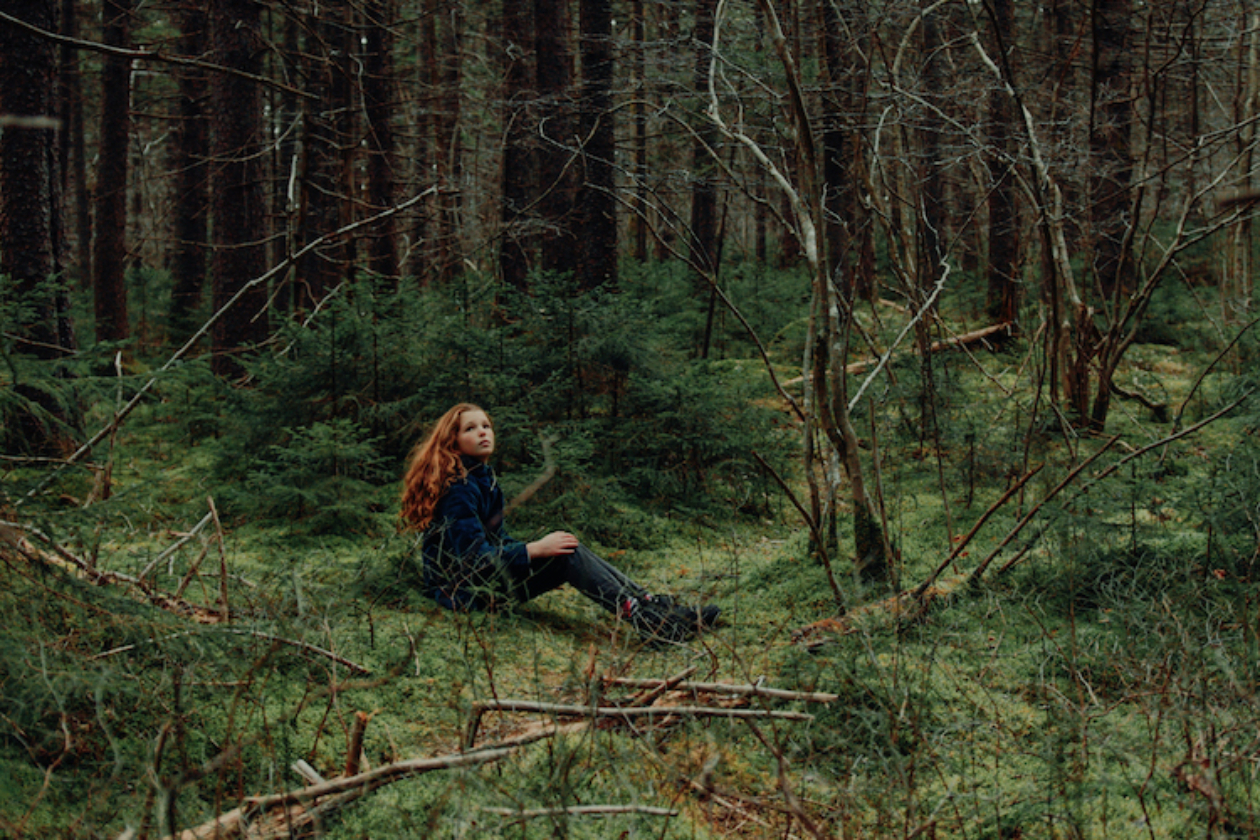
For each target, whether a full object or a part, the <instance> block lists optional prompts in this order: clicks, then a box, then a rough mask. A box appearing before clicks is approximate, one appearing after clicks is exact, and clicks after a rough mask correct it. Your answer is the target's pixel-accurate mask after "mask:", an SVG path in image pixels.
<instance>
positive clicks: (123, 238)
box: [93, 0, 132, 341]
mask: <svg viewBox="0 0 1260 840" xmlns="http://www.w3.org/2000/svg"><path fill="white" fill-rule="evenodd" d="M131 13H132V0H104V2H103V3H102V4H101V27H102V40H103V42H104V43H105V44H106V45H108V46H111V47H121V48H127V47H129V46H130V41H131ZM100 134H101V136H100V150H99V162H98V164H97V176H96V244H95V250H94V257H93V264H94V268H95V280H94V282H93V289H94V292H95V297H94V299H95V314H96V340H97V341H124V340H126V339H127V338H128V337H129V336H130V335H131V327H130V324H129V322H128V316H127V283H126V273H127V170H128V165H127V164H128V154H129V153H130V148H129V146H130V139H131V62H130V61H129V60H128V59H126V58H122V57H119V56H113V55H109V56H106V57H105V58H104V59H102V66H101V122H100Z"/></svg>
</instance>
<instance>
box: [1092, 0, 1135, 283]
mask: <svg viewBox="0 0 1260 840" xmlns="http://www.w3.org/2000/svg"><path fill="white" fill-rule="evenodd" d="M1131 14H1132V0H1097V2H1095V4H1094V9H1093V36H1094V68H1093V70H1094V75H1093V83H1092V87H1091V96H1090V134H1089V150H1090V167H1089V173H1090V179H1089V193H1090V218H1091V220H1092V221H1091V225H1090V229H1091V231H1092V234H1093V243H1092V245H1093V249H1092V250H1093V280H1094V283H1095V284H1096V286H1097V288H1098V290H1099V293H1100V295H1101V299H1102V301H1103V302H1104V304H1106V303H1109V302H1111V301H1112V298H1113V297H1114V296H1115V295H1116V294H1117V293H1122V292H1128V291H1132V289H1133V286H1134V279H1135V278H1134V276H1133V257H1132V253H1131V251H1130V236H1131V233H1132V218H1131V210H1132V207H1131V204H1132V201H1133V196H1132V192H1131V186H1132V179H1133V150H1132V148H1131V147H1130V143H1131V142H1132V139H1131V136H1132V131H1133V100H1132V94H1131V91H1130V83H1131V72H1130V56H1129V42H1130V38H1129V25H1130V21H1129V18H1130V16H1131Z"/></svg>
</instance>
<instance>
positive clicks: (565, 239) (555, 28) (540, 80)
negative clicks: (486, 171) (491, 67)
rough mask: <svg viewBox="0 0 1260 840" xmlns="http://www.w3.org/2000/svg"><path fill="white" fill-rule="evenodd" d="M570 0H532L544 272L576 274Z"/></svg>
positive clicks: (539, 206) (539, 205)
mask: <svg viewBox="0 0 1260 840" xmlns="http://www.w3.org/2000/svg"><path fill="white" fill-rule="evenodd" d="M568 17H569V16H568V3H567V0H534V39H535V53H536V55H537V63H538V66H537V85H538V95H539V119H540V120H541V125H540V127H539V134H540V135H541V137H542V140H541V147H540V148H539V150H538V152H539V164H538V179H539V185H538V188H539V190H540V196H539V199H538V210H539V215H540V216H541V217H542V224H543V232H542V236H541V249H542V251H541V260H540V262H541V267H542V269H543V270H544V271H570V270H572V269H573V267H574V266H573V263H574V260H573V253H574V245H575V240H574V236H573V231H572V230H570V223H571V218H570V215H571V213H572V210H573V178H572V174H571V172H572V167H570V166H569V160H570V158H571V157H572V155H573V152H572V147H573V119H572V107H571V102H570V86H571V84H572V78H573V69H572V59H571V57H570V55H571V53H570V50H569V20H568Z"/></svg>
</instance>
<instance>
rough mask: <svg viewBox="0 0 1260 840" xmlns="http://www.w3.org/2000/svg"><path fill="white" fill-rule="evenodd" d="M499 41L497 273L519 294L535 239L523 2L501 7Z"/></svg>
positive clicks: (528, 44)
mask: <svg viewBox="0 0 1260 840" xmlns="http://www.w3.org/2000/svg"><path fill="white" fill-rule="evenodd" d="M500 21H501V24H502V32H501V38H502V42H503V62H504V67H503V111H504V113H503V120H504V133H503V137H504V145H503V170H502V177H501V186H502V193H503V194H502V207H501V211H500V221H501V223H502V242H501V244H500V246H499V273H500V274H501V275H502V277H503V282H504V283H505V284H506V285H507V286H508V288H512V289H520V290H524V289H525V288H526V285H527V283H528V278H529V271H530V266H531V265H532V263H533V258H534V250H535V244H536V242H535V236H534V231H533V225H532V224H531V222H530V218H531V216H532V214H533V210H532V208H531V207H530V204H531V203H532V201H533V199H534V190H535V187H536V180H537V178H536V173H535V171H534V165H535V155H534V143H533V135H534V127H535V126H534V120H533V107H532V101H533V98H534V90H533V87H534V86H533V78H534V26H533V16H532V15H531V13H530V7H529V5H528V4H526V3H504V4H503V12H502V15H501V17H500Z"/></svg>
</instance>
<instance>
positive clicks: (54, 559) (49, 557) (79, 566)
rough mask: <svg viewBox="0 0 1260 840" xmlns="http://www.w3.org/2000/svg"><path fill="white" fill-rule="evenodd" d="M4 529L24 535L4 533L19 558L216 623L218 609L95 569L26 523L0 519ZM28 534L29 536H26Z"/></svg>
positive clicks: (178, 612) (128, 576) (117, 573)
mask: <svg viewBox="0 0 1260 840" xmlns="http://www.w3.org/2000/svg"><path fill="white" fill-rule="evenodd" d="M6 531H13V532H21V533H23V534H26V537H22V536H18V535H17V534H16V533H9V534H5V536H7V537H8V539H9V541H10V545H12V546H13V548H14V550H15V551H17V553H18V554H20V555H21V556H22V557H24V558H26V559H27V560H29V561H33V562H39V563H44V564H45V565H48V566H54V567H56V568H59V569H63V570H66V571H69V572H73V573H74V574H77V575H79V576H80V577H82V578H83V579H84V580H86V581H87V582H89V583H91V584H92V585H93V586H109V585H112V584H122V585H123V586H125V587H126V588H127V590H128V591H129V594H131V595H133V596H135V597H137V598H138V599H140V600H144V601H147V602H148V603H150V604H152V605H153V606H155V607H158V608H160V609H163V610H166V611H167V612H171V613H175V614H176V615H182V616H186V617H188V618H192V619H193V620H194V621H196V622H198V623H200V624H216V623H218V622H219V620H220V617H219V615H218V613H217V612H215V611H213V610H210V609H207V608H206V607H203V606H200V605H198V604H194V603H192V602H191V601H186V600H184V599H183V598H181V597H178V596H171V595H167V594H165V593H163V592H158V591H156V590H153V589H150V588H149V587H148V586H145V585H144V583H143V582H141V581H140V580H139V579H138V578H135V577H132V576H131V575H128V574H125V573H123V572H111V571H102V570H101V569H97V568H95V567H94V566H93V565H92V564H91V563H89V562H88V561H86V560H84V559H83V558H81V557H78V556H76V555H75V554H74V553H73V552H71V551H68V550H67V549H65V548H63V547H62V546H60V545H58V544H57V542H56V541H54V540H53V539H52V538H51V537H49V536H48V535H47V534H45V533H44V532H43V531H40V530H39V529H38V528H33V527H31V526H29V525H22V524H20V523H17V522H0V533H4V532H6ZM27 537H29V538H30V539H28V538H27ZM31 539H34V540H37V541H39V542H41V543H43V544H44V545H46V546H47V550H44V549H41V548H39V547H38V546H36V545H35V544H34V543H32V542H31Z"/></svg>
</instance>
